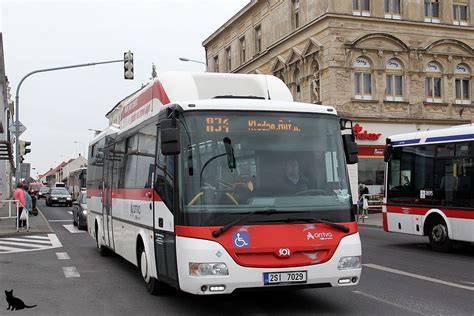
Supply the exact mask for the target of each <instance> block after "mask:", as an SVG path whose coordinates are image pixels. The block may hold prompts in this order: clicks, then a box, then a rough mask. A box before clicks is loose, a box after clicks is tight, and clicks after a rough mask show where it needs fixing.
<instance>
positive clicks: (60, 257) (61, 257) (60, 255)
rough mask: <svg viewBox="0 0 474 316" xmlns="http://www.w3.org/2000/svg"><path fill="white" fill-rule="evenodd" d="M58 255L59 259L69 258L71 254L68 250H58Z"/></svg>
mask: <svg viewBox="0 0 474 316" xmlns="http://www.w3.org/2000/svg"><path fill="white" fill-rule="evenodd" d="M56 257H58V260H69V259H71V258H69V255H68V254H67V252H56Z"/></svg>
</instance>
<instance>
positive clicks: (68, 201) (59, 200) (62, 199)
mask: <svg viewBox="0 0 474 316" xmlns="http://www.w3.org/2000/svg"><path fill="white" fill-rule="evenodd" d="M53 204H64V205H67V206H72V197H71V194H70V193H69V191H68V190H67V189H66V188H51V191H50V192H49V193H48V195H47V196H46V205H47V206H53Z"/></svg>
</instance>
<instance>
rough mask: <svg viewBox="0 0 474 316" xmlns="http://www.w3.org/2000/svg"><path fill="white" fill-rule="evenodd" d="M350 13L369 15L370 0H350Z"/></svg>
mask: <svg viewBox="0 0 474 316" xmlns="http://www.w3.org/2000/svg"><path fill="white" fill-rule="evenodd" d="M352 14H353V15H362V16H370V0H352Z"/></svg>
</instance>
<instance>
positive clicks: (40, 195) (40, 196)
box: [38, 187, 50, 199]
mask: <svg viewBox="0 0 474 316" xmlns="http://www.w3.org/2000/svg"><path fill="white" fill-rule="evenodd" d="M49 190H50V188H49V187H41V188H40V189H39V191H38V199H45V198H46V195H48V193H49Z"/></svg>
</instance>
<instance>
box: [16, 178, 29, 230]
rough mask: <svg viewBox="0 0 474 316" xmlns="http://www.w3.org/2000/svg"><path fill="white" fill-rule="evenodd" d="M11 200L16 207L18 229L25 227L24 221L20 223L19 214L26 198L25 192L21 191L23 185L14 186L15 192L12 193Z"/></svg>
mask: <svg viewBox="0 0 474 316" xmlns="http://www.w3.org/2000/svg"><path fill="white" fill-rule="evenodd" d="M13 198H14V199H15V201H16V204H17V207H18V227H22V226H24V227H26V221H20V216H21V212H22V211H23V207H25V205H26V197H25V191H24V190H23V184H21V183H18V184H17V185H16V190H15V192H14V193H13Z"/></svg>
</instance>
